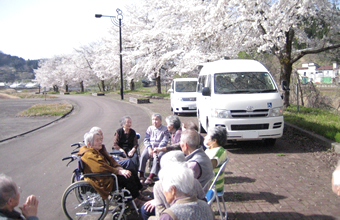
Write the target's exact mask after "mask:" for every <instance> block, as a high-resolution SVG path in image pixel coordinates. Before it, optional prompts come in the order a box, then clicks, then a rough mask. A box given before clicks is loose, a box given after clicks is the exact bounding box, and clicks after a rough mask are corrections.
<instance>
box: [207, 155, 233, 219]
mask: <svg viewBox="0 0 340 220" xmlns="http://www.w3.org/2000/svg"><path fill="white" fill-rule="evenodd" d="M228 161H229V158H228V157H227V158H226V159H225V160H224V161H223V163H222V165H221V167H220V169H219V170H218V173H217V175H216V176H215V178H214V181H213V182H212V184H211V186H210V188H209V191H210V190H212V189H214V190H215V191H216V202H217V206H218V211H219V213H220V216H221V220H223V219H228V213H227V208H226V205H225V201H224V187H223V190H222V191H220V192H217V190H216V186H215V184H216V182H217V179H218V177H219V176H220V174H221V173H222V172H224V168H225V166H226V165H227V163H228ZM209 191H208V192H209ZM220 199H221V200H222V201H221V202H222V203H223V208H224V215H223V212H222V210H221V205H220Z"/></svg>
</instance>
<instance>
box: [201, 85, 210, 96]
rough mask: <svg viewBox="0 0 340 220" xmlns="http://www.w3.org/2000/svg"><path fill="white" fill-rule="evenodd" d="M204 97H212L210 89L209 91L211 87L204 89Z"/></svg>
mask: <svg viewBox="0 0 340 220" xmlns="http://www.w3.org/2000/svg"><path fill="white" fill-rule="evenodd" d="M202 95H203V96H210V89H209V87H203V89H202Z"/></svg>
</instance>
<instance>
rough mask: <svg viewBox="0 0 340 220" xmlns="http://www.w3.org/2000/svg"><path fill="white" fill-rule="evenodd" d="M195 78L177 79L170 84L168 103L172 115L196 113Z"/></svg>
mask: <svg viewBox="0 0 340 220" xmlns="http://www.w3.org/2000/svg"><path fill="white" fill-rule="evenodd" d="M196 87H197V78H177V79H174V80H173V81H172V83H171V89H169V92H170V102H171V111H173V113H174V114H180V113H196Z"/></svg>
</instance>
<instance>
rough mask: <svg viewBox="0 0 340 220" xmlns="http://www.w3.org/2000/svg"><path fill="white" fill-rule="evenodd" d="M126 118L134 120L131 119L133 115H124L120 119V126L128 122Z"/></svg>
mask: <svg viewBox="0 0 340 220" xmlns="http://www.w3.org/2000/svg"><path fill="white" fill-rule="evenodd" d="M126 119H130V120H131V121H132V119H131V117H130V116H124V117H122V118H121V119H120V120H119V124H120V126H122V127H123V125H125V123H126Z"/></svg>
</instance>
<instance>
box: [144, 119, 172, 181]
mask: <svg viewBox="0 0 340 220" xmlns="http://www.w3.org/2000/svg"><path fill="white" fill-rule="evenodd" d="M151 121H152V125H151V126H149V127H148V129H147V130H146V133H145V137H144V147H145V148H144V150H143V153H142V155H141V159H140V164H139V178H140V179H141V181H142V183H144V184H145V185H149V184H152V183H153V178H154V176H156V175H157V174H158V171H159V168H160V167H159V160H160V159H161V157H162V156H163V154H164V152H162V151H161V152H157V151H155V150H156V149H157V148H162V147H165V146H166V145H167V144H168V141H169V131H168V129H167V127H165V126H164V125H162V116H161V115H160V114H158V113H154V114H153V115H152V116H151ZM151 158H154V160H153V163H152V167H151V171H150V175H149V176H148V178H147V179H146V180H145V177H144V173H145V168H146V162H147V161H148V160H149V159H151Z"/></svg>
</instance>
